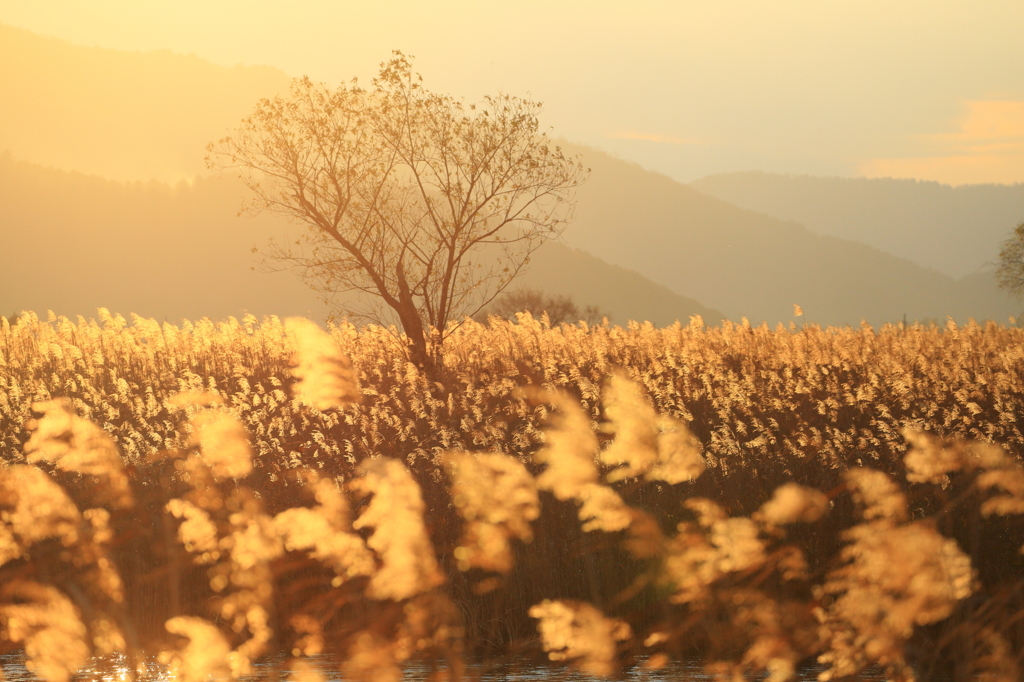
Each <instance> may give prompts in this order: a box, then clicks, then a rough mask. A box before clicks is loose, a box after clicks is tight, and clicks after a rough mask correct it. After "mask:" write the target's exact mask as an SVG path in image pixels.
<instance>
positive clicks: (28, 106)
mask: <svg viewBox="0 0 1024 682" xmlns="http://www.w3.org/2000/svg"><path fill="white" fill-rule="evenodd" d="M289 80H290V79H289V78H288V77H287V76H286V75H285V74H284V73H282V72H281V71H278V70H277V69H272V68H270V67H241V66H237V67H234V68H226V67H222V66H216V65H214V64H211V63H209V62H207V61H204V60H202V59H200V58H198V57H195V56H184V55H178V54H173V53H171V52H167V51H160V52H145V53H143V52H123V51H118V50H109V49H102V48H96V47H79V46H76V45H72V44H70V43H66V42H63V41H61V40H57V39H55V38H48V37H44V36H39V35H36V34H34V33H30V32H29V31H25V30H22V29H17V28H12V27H9V26H3V25H0V102H2V103H3V104H2V105H0V151H3V150H5V149H7V150H9V151H10V152H11V153H12V154H14V155H15V156H16V157H18V158H21V159H26V160H29V161H32V162H35V163H40V164H42V165H45V166H55V167H58V168H65V169H73V170H79V171H83V172H85V173H90V174H97V175H102V176H104V177H108V178H114V179H118V180H136V179H146V180H148V179H151V178H157V179H161V180H169V181H177V180H178V179H180V178H183V177H189V176H194V175H195V174H197V173H200V172H204V171H205V167H204V165H203V156H204V149H205V146H206V144H207V143H208V142H210V141H212V140H215V139H218V138H220V137H223V136H224V135H225V134H227V132H228V129H229V128H230V127H231V126H233V125H234V124H235V123H236V122H238V121H239V120H240V119H241V118H242V117H244V116H246V115H248V114H249V113H250V112H251V111H252V109H253V108H254V106H255V104H256V102H257V101H258V100H259V99H260V98H261V97H271V96H273V95H275V94H277V93H278V92H280V91H282V90H284V89H285V88H286V87H287V85H288V83H289Z"/></svg>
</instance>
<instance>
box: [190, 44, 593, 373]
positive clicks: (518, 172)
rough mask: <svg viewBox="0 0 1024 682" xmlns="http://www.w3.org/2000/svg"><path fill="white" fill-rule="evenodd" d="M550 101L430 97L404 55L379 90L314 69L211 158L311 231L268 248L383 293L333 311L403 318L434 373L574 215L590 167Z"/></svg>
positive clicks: (330, 286)
mask: <svg viewBox="0 0 1024 682" xmlns="http://www.w3.org/2000/svg"><path fill="white" fill-rule="evenodd" d="M540 108H541V107H540V105H539V104H538V103H535V102H531V101H529V100H525V99H520V98H516V97H511V96H508V95H498V96H494V97H486V98H484V100H483V102H481V103H479V104H475V105H469V106H466V105H465V104H463V103H462V102H461V101H459V100H456V99H454V98H452V97H450V96H446V95H437V94H433V93H431V92H429V91H427V90H425V89H424V88H423V86H422V79H421V77H420V76H419V75H418V74H414V73H413V71H412V63H411V61H410V59H408V58H406V57H405V56H404V55H402V54H401V53H400V52H395V53H394V57H393V59H391V61H389V62H387V63H384V64H382V65H381V70H380V73H379V75H378V76H377V77H376V78H375V79H374V80H373V86H372V87H371V88H369V89H363V88H361V87H359V85H358V84H357V82H356V81H352V82H351V83H349V84H343V85H342V86H340V87H339V88H337V89H336V90H330V89H328V88H326V87H325V86H322V85H317V84H314V83H313V82H311V81H310V80H309V79H308V78H302V79H297V80H295V81H294V82H293V83H292V86H291V90H290V94H289V95H288V96H287V97H278V98H275V99H265V100H262V101H260V102H259V104H258V105H257V107H256V110H255V112H254V113H253V114H252V115H251V116H249V117H248V118H246V119H245V120H243V122H242V124H241V125H240V126H239V128H238V129H237V131H236V132H235V134H234V135H232V136H231V137H227V138H224V139H222V140H220V141H219V142H216V143H212V144H211V145H210V146H209V147H208V152H209V155H208V156H207V165H208V166H209V167H210V168H211V169H236V170H237V171H239V175H240V177H241V179H242V181H243V182H244V183H245V184H246V185H247V186H248V187H249V189H251V190H252V193H253V197H252V199H251V200H250V201H248V202H247V203H246V206H245V208H246V209H248V210H249V211H250V212H259V211H263V210H267V211H272V212H274V213H279V214H283V215H285V216H288V217H289V218H291V219H292V220H294V221H297V222H298V223H300V224H302V225H304V226H305V227H306V228H307V229H306V230H305V232H304V234H303V237H302V238H301V239H299V240H298V241H296V242H295V244H289V245H287V246H282V245H281V244H279V243H274V244H273V245H272V246H271V250H270V252H269V254H268V255H269V256H270V258H271V260H274V261H277V262H282V263H284V264H285V265H287V266H289V267H296V268H298V269H299V270H300V272H301V273H302V275H303V277H304V278H305V279H306V281H307V283H308V284H310V286H312V287H313V288H314V289H316V290H318V291H319V292H321V294H323V295H324V296H325V298H326V299H327V300H328V301H331V300H332V296H333V295H334V294H336V293H341V292H350V291H359V292H364V293H366V294H370V295H371V297H372V298H371V299H370V300H371V301H372V302H373V304H372V305H371V306H370V307H369V308H353V307H352V306H348V307H345V306H340V307H339V308H337V309H336V312H338V313H342V314H345V315H348V316H351V317H361V318H364V319H367V318H368V319H370V320H373V321H378V322H387V321H388V320H389V319H390V320H393V319H394V317H397V319H398V321H399V323H400V324H401V326H402V328H403V330H404V332H405V334H406V336H407V337H408V343H409V349H410V355H411V358H412V360H413V361H414V362H415V363H416V364H417V365H419V366H420V367H422V368H424V369H426V370H428V371H430V370H432V369H434V368H435V367H436V363H437V362H438V358H439V351H440V346H441V344H442V343H443V341H444V339H445V338H446V336H447V335H448V334H449V333H450V332H451V331H452V329H453V328H454V326H453V325H456V324H457V323H458V322H457V321H458V320H460V319H464V317H465V316H467V315H469V316H471V315H473V314H475V313H476V312H478V311H479V310H480V309H482V308H483V307H484V306H485V305H487V304H488V303H489V302H490V301H491V300H493V299H494V297H495V296H497V295H498V294H499V293H500V292H501V291H502V290H503V289H504V288H505V287H506V286H508V284H509V283H510V282H511V281H512V280H513V279H514V278H515V276H516V275H517V274H518V273H519V272H520V270H521V269H522V268H523V266H524V265H525V264H526V263H527V261H528V260H529V256H530V254H531V253H532V252H533V251H534V250H535V249H536V248H537V247H538V246H540V245H541V244H542V243H543V241H544V240H545V239H548V238H551V237H555V236H557V235H558V234H560V233H561V231H562V230H563V229H564V227H565V225H566V224H567V222H568V221H569V220H570V219H571V216H572V208H573V201H572V200H573V190H574V189H575V188H576V187H577V186H579V185H580V184H581V183H582V182H583V181H584V180H585V178H586V174H587V171H586V170H585V169H584V168H583V166H582V165H581V164H580V162H579V161H578V160H577V159H572V158H568V157H566V156H565V155H564V154H563V153H562V151H561V149H560V148H559V147H557V146H555V145H553V144H552V143H551V142H550V141H549V140H548V138H547V134H546V133H545V132H543V131H541V130H540V127H539V124H538V120H537V116H538V113H539V112H540ZM388 314H391V315H393V317H391V318H388Z"/></svg>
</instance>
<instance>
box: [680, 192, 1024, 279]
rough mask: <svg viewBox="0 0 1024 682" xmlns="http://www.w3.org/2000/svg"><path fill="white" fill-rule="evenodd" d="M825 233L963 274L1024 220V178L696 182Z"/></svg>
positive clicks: (991, 255)
mask: <svg viewBox="0 0 1024 682" xmlns="http://www.w3.org/2000/svg"><path fill="white" fill-rule="evenodd" d="M690 185H691V187H694V188H696V189H698V190H700V191H701V192H704V193H706V194H710V195H711V196H714V197H717V198H719V199H722V200H724V201H728V202H729V203H731V204H734V205H736V206H739V207H741V208H745V209H748V210H751V211H754V212H757V213H764V214H767V215H770V216H774V217H776V218H781V219H783V220H795V221H797V222H799V223H801V224H803V225H805V226H807V228H809V229H810V230H811V231H813V232H817V233H818V234H827V235H832V236H834V237H843V238H846V239H857V240H859V241H862V242H865V243H867V244H870V245H872V246H874V247H876V248H879V249H881V250H883V251H887V252H889V253H892V254H894V255H896V256H901V257H903V258H907V259H910V260H912V261H914V262H915V263H918V264H919V265H923V266H925V267H930V268H934V269H936V270H938V271H940V272H943V273H945V274H947V275H951V276H953V277H963V276H965V275H968V274H970V273H972V272H974V271H976V270H977V269H978V268H979V267H982V266H984V265H985V264H986V263H989V262H992V261H995V260H996V257H997V256H998V254H999V246H1000V244H1001V243H1002V241H1003V240H1004V239H1006V238H1007V237H1009V236H1010V233H1011V232H1012V230H1013V228H1014V227H1015V226H1016V225H1017V224H1018V223H1020V222H1022V221H1024V184H1019V185H965V186H961V187H951V186H949V185H942V184H939V183H937V182H923V181H917V180H894V179H887V178H882V179H867V178H836V177H832V178H822V177H811V176H806V175H779V174H772V173H756V172H749V173H727V174H722V175H711V176H708V177H706V178H702V179H700V180H697V181H696V182H693V183H690Z"/></svg>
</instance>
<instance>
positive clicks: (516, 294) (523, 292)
mask: <svg viewBox="0 0 1024 682" xmlns="http://www.w3.org/2000/svg"><path fill="white" fill-rule="evenodd" d="M521 312H528V313H530V314H531V315H533V316H534V317H535V318H539V317H540V316H541V315H543V314H545V313H547V316H548V323H549V324H550V325H551V326H552V327H555V326H558V325H560V324H562V323H568V324H575V323H576V322H579V321H580V320H583V321H584V322H586V323H587V324H599V323H600V322H601V320H602V319H603V318H605V317H608V314H607V313H604V312H602V311H601V310H599V309H598V308H597V306H592V305H588V306H585V307H583V308H580V307H579V306H577V305H576V303H575V302H574V301H573V300H572V298H570V297H569V296H559V295H551V294H546V293H544V292H543V291H541V290H540V289H520V290H519V291H509V292H506V293H504V294H502V295H501V296H500V297H498V299H497V300H495V301H494V303H492V304H491V305H489V306H487V308H485V309H484V310H483V311H481V312H480V313H479V314H478V315H477V316H476V319H478V320H480V321H486V320H487V318H488V317H490V316H492V315H493V316H495V317H501V318H504V319H506V320H515V319H516V313H521Z"/></svg>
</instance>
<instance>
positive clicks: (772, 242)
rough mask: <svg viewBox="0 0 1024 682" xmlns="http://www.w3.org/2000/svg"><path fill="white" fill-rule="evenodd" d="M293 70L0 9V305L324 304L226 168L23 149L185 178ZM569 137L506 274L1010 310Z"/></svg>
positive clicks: (847, 315) (647, 288)
mask: <svg viewBox="0 0 1024 682" xmlns="http://www.w3.org/2000/svg"><path fill="white" fill-rule="evenodd" d="M36 65H38V66H39V68H38V69H37V70H36V71H35V72H34V73H33V71H32V69H34V68H36ZM34 81H38V83H36V82H34ZM287 82H288V78H287V77H286V76H285V75H284V74H283V73H281V72H279V71H277V70H275V69H269V68H265V67H260V68H250V67H244V68H243V67H237V68H236V69H229V68H225V67H219V66H214V65H212V64H209V63H207V62H204V61H203V60H200V59H198V58H196V57H184V56H180V55H174V54H171V53H166V52H165V53H128V52H117V51H113V50H100V49H98V48H79V47H76V46H71V45H68V44H67V43H63V42H61V41H58V40H54V39H50V38H43V37H40V36H35V35H34V34H31V33H28V32H26V31H20V30H18V29H10V28H8V27H3V26H0V96H2V97H3V98H4V99H3V101H4V103H5V106H4V107H0V150H2V149H3V148H5V147H6V148H9V149H11V150H12V152H13V154H14V156H17V157H19V158H23V159H26V160H27V161H30V162H32V163H31V164H21V163H20V162H17V161H14V160H13V158H11V157H5V159H4V160H2V161H0V166H2V173H4V175H3V177H2V179H0V181H2V184H0V252H3V253H4V254H5V255H6V254H16V256H14V257H11V256H8V257H7V262H5V267H4V268H3V269H0V312H2V314H7V312H13V311H14V310H15V309H17V308H19V307H20V308H32V309H42V308H53V309H54V310H55V311H56V312H64V311H67V312H74V313H83V314H92V309H93V308H94V307H96V306H98V305H105V306H106V307H110V308H118V309H120V310H122V311H124V310H128V311H131V312H138V313H140V314H146V315H152V316H157V317H161V316H165V317H168V318H174V317H178V316H184V317H194V316H196V315H206V316H210V317H218V316H224V315H227V314H239V313H240V312H241V310H242V309H248V310H250V311H251V312H253V313H255V314H263V313H264V312H276V311H281V312H280V313H279V314H294V313H300V314H301V313H304V312H309V314H312V315H313V316H317V315H319V314H322V313H323V311H324V310H325V308H323V306H322V304H320V303H319V302H318V301H317V299H316V298H315V296H314V295H313V294H312V292H310V291H309V290H307V289H305V287H303V285H302V284H301V282H299V280H298V279H297V278H296V277H294V276H292V275H290V274H287V273H277V274H274V275H267V274H265V273H253V272H252V271H251V270H250V268H251V266H252V257H251V254H250V252H249V249H250V248H251V246H253V245H261V246H262V245H263V244H264V243H265V242H266V238H267V237H268V236H269V235H272V234H278V235H280V234H288V230H292V229H294V228H293V227H291V226H288V225H286V224H284V223H283V222H281V221H275V219H273V218H272V217H270V216H261V217H259V218H257V219H246V220H238V219H236V218H235V217H234V216H235V213H236V211H237V208H238V205H239V203H240V200H241V198H242V196H243V194H244V190H243V189H242V188H241V187H240V186H239V185H237V184H235V183H234V182H233V181H231V180H228V179H226V178H225V179H210V178H203V177H199V178H198V179H196V180H195V181H194V182H193V183H192V184H179V185H176V186H171V185H168V184H166V183H159V182H148V184H146V183H129V184H119V183H110V182H108V181H104V180H101V179H99V178H89V177H85V176H82V175H78V174H74V173H63V174H62V173H59V172H57V171H47V170H45V169H42V168H40V167H39V166H35V165H32V164H42V165H44V166H56V167H62V168H71V169H75V170H79V171H82V172H85V173H92V174H97V175H103V176H106V177H112V178H127V179H136V180H146V181H150V180H151V179H153V178H157V179H164V180H166V179H174V178H179V177H186V178H194V177H195V176H196V174H197V173H200V172H201V170H202V156H203V151H202V150H203V148H204V146H205V144H206V143H207V142H209V141H211V140H213V139H216V138H218V137H220V136H222V135H223V134H224V133H225V132H226V131H228V130H230V129H231V128H232V127H233V126H234V125H235V124H236V122H237V121H238V120H239V119H240V118H241V117H243V116H245V115H247V114H248V113H250V112H251V111H252V109H253V107H254V105H255V103H256V101H257V100H258V99H259V98H261V97H267V96H272V95H274V94H275V92H278V91H279V90H280V89H283V88H284V87H285V86H286V85H287ZM97 93H99V95H102V96H101V97H99V99H96V98H95V97H93V95H96V94H97ZM61 98H64V99H61ZM8 102H12V103H13V104H12V105H11V106H6V105H7V103H8ZM151 115H152V116H153V117H155V118H147V117H149V116H151ZM152 121H156V123H155V124H154V123H152ZM36 123H42V125H41V126H36V127H34V126H35V124H36ZM567 148H568V149H569V150H570V151H573V152H578V153H580V154H581V155H582V156H583V159H584V162H585V163H586V164H587V165H589V166H591V167H592V168H593V171H594V172H593V175H592V177H591V178H590V180H589V182H587V183H586V184H585V185H584V186H583V187H582V188H580V190H579V193H578V205H577V218H576V221H575V223H574V224H572V225H571V226H570V227H569V229H568V230H567V232H566V233H565V235H564V243H565V245H562V244H558V243H552V244H548V245H546V246H545V247H544V249H543V250H542V251H540V252H538V253H537V254H536V256H535V258H534V263H533V268H532V269H531V272H530V273H529V274H528V275H527V276H526V277H525V278H524V279H522V280H519V281H518V282H517V286H530V287H539V288H543V289H546V290H548V291H549V293H553V294H567V295H570V296H572V297H573V298H574V299H575V300H576V302H577V303H579V304H581V305H589V304H592V305H596V306H598V307H600V308H604V309H606V310H609V312H611V313H612V315H613V317H614V321H616V322H619V323H624V322H625V321H626V320H628V319H631V318H632V319H649V320H650V321H652V322H655V323H656V324H668V323H671V322H672V321H674V320H675V319H679V320H681V321H684V322H685V321H686V319H687V318H688V316H689V315H692V314H700V315H702V316H703V317H704V318H705V320H706V321H707V322H709V323H715V322H717V321H718V319H721V317H722V316H723V315H727V316H728V317H730V318H731V319H734V320H738V319H739V318H740V317H741V316H746V317H748V318H749V319H750V320H751V321H752V322H754V323H757V322H760V321H761V320H765V321H768V322H770V323H772V324H775V323H777V322H788V321H790V320H792V317H793V314H792V311H793V308H792V306H793V304H794V303H797V304H800V305H801V306H802V307H803V309H804V311H805V312H806V313H807V319H808V320H810V321H814V322H819V323H822V324H838V325H844V324H851V325H856V324H858V323H859V322H860V321H861V320H866V321H868V322H869V323H872V324H878V323H883V322H896V321H899V320H901V319H903V318H904V316H905V317H906V318H907V319H908V320H915V319H924V318H936V319H939V320H942V319H944V317H945V316H946V315H952V316H953V317H955V318H956V319H959V320H965V319H966V318H967V317H975V318H976V319H979V320H983V319H988V318H991V319H998V320H1005V319H1006V317H1008V316H1009V315H1012V314H1015V313H1016V312H1018V311H1019V305H1018V304H1017V303H1015V302H1013V301H1011V300H1010V299H1009V298H1008V297H1006V296H1005V295H1004V294H1002V293H1001V292H999V291H997V290H996V287H995V283H994V280H993V279H992V276H991V274H990V273H984V272H979V273H976V274H975V275H972V276H971V277H970V278H968V279H965V280H963V281H961V282H957V281H955V280H954V279H953V278H952V277H950V276H948V275H945V274H942V273H940V272H938V271H936V270H933V269H929V268H925V267H922V266H920V265H918V264H916V263H914V262H912V261H911V260H909V259H906V258H899V257H897V256H894V255H892V254H890V253H886V252H884V251H883V250H880V249H879V248H877V247H874V246H869V245H867V244H864V243H862V242H857V241H852V240H849V239H840V238H837V237H836V236H831V235H827V234H816V233H815V232H814V231H812V230H809V229H807V228H806V227H804V226H803V225H800V224H798V223H796V222H787V221H784V220H779V219H777V218H772V217H769V216H766V215H763V213H756V212H751V211H748V210H744V209H741V208H738V207H736V206H734V205H732V204H730V203H727V202H724V201H722V200H719V199H715V198H713V197H711V196H708V195H707V194H704V193H702V192H699V191H697V190H696V189H694V188H693V187H690V186H688V185H684V184H681V183H678V182H675V181H673V180H671V179H669V178H667V177H665V176H663V175H659V174H657V173H652V172H649V171H645V170H643V169H642V168H640V167H639V166H637V165H635V164H630V163H627V162H624V161H619V160H616V159H613V158H612V157H610V156H608V155H607V154H603V153H601V152H597V151H594V150H590V149H584V148H578V147H572V146H571V145H567ZM30 198H31V200H29V199H30ZM570 247H571V248H570ZM572 249H579V250H580V251H582V252H585V253H581V252H579V251H573V250H572ZM954 255H957V254H956V253H955V252H954ZM601 261H604V263H602V262H601ZM610 266H616V267H610ZM253 278H255V279H253ZM271 282H272V284H271ZM691 297H692V298H691ZM695 299H696V300H695ZM696 301H700V302H701V303H697V302H696ZM701 304H703V305H701ZM318 306H319V307H318ZM705 306H707V307H705ZM5 308H11V310H10V311H6V312H4V310H5ZM318 310H319V311H320V313H317V312H316V311H318ZM147 311H151V312H147ZM701 311H703V312H701ZM719 311H721V312H719Z"/></svg>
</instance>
